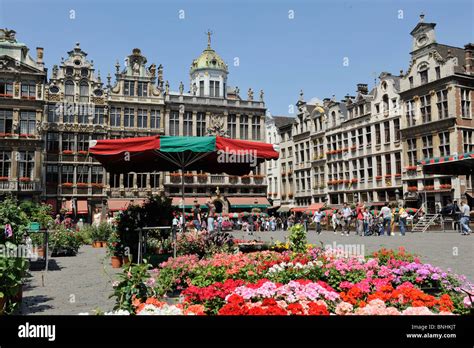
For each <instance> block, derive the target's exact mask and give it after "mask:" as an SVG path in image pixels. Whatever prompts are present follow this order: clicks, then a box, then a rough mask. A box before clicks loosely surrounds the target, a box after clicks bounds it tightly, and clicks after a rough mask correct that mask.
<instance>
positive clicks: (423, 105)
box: [420, 94, 431, 123]
mask: <svg viewBox="0 0 474 348" xmlns="http://www.w3.org/2000/svg"><path fill="white" fill-rule="evenodd" d="M420 112H421V122H423V123H427V122H431V96H430V95H429V94H427V95H423V96H421V97H420Z"/></svg>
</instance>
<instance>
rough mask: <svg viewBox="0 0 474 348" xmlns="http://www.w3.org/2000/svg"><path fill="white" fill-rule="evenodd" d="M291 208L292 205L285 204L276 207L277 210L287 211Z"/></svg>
mask: <svg viewBox="0 0 474 348" xmlns="http://www.w3.org/2000/svg"><path fill="white" fill-rule="evenodd" d="M291 208H293V206H291V205H286V204H285V205H282V206H280V208H278V212H280V213H288V212H289V211H290V210H291Z"/></svg>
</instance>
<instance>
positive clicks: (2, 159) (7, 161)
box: [0, 151, 12, 178]
mask: <svg viewBox="0 0 474 348" xmlns="http://www.w3.org/2000/svg"><path fill="white" fill-rule="evenodd" d="M11 155H12V153H11V152H10V151H0V176H1V177H3V178H9V177H10V171H11V166H12V162H11Z"/></svg>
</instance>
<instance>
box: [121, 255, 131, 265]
mask: <svg viewBox="0 0 474 348" xmlns="http://www.w3.org/2000/svg"><path fill="white" fill-rule="evenodd" d="M129 263H130V258H129V257H128V256H124V257H122V264H124V265H128V264H129Z"/></svg>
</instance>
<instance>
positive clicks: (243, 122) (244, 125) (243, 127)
mask: <svg viewBox="0 0 474 348" xmlns="http://www.w3.org/2000/svg"><path fill="white" fill-rule="evenodd" d="M248 138H249V117H248V116H247V115H241V116H240V139H244V140H247V139H248Z"/></svg>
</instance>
